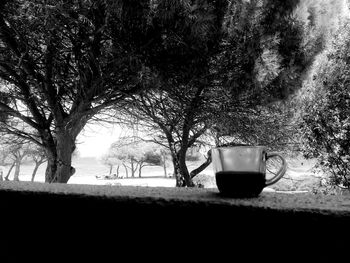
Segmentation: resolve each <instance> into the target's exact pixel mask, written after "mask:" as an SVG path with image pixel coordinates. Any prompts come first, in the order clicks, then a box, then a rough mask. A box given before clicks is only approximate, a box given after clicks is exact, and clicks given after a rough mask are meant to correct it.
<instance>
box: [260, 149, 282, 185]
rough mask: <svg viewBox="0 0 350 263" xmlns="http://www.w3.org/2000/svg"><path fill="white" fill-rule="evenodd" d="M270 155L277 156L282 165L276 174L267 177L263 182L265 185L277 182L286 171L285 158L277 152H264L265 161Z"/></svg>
mask: <svg viewBox="0 0 350 263" xmlns="http://www.w3.org/2000/svg"><path fill="white" fill-rule="evenodd" d="M272 157H278V158H280V159H281V161H282V167H281V168H280V169H279V171H278V172H277V174H276V175H275V176H274V177H272V178H271V179H268V180H266V183H265V186H269V185H272V184H274V183H277V181H278V180H279V179H281V178H282V177H283V175H284V174H285V173H286V171H287V162H286V160H285V159H284V158H283V157H282V156H281V155H280V154H278V153H274V152H272V153H266V161H267V160H268V159H269V158H272Z"/></svg>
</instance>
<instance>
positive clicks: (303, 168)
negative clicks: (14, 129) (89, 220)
mask: <svg viewBox="0 0 350 263" xmlns="http://www.w3.org/2000/svg"><path fill="white" fill-rule="evenodd" d="M287 162H288V170H287V173H286V175H285V176H284V177H285V178H293V179H298V178H300V179H302V178H305V177H307V176H311V175H313V170H312V168H313V166H314V161H309V160H307V161H306V160H305V159H302V158H293V159H288V160H287ZM73 165H74V167H75V168H76V173H75V174H74V176H72V177H71V179H70V180H69V182H68V183H69V184H90V185H135V186H150V187H157V186H163V187H174V186H175V179H174V178H172V177H169V176H168V177H165V176H164V170H163V167H154V166H153V167H145V168H144V169H143V171H142V178H138V177H137V175H136V177H135V178H130V177H129V178H123V179H114V180H108V179H107V180H103V179H98V178H96V176H103V175H107V174H108V172H109V170H108V167H106V166H104V165H103V164H101V163H100V162H99V161H98V160H96V159H91V158H90V159H89V158H84V159H79V160H75V162H74V163H73ZM197 165H198V164H195V163H194V164H190V165H189V166H190V168H189V170H191V169H193V168H195V167H196V166H197ZM5 168H6V167H5ZM45 168H46V165H45V164H43V165H42V166H41V167H40V168H39V170H38V173H37V175H36V177H35V181H36V182H44V181H45V177H44V174H45ZM32 170H33V165H32V164H23V165H22V166H21V173H20V180H21V181H30V180H31V173H32ZM114 172H115V171H114ZM171 172H172V167H168V175H169V174H170V173H171ZM119 173H120V174H121V175H123V173H125V172H124V170H123V169H120V170H119ZM202 173H203V174H205V175H209V176H212V177H213V178H214V173H213V169H212V167H211V166H209V167H208V168H207V169H205V170H204V171H203V172H202ZM12 174H13V172H12ZM12 174H11V176H10V180H12V178H13V175H12ZM4 175H6V170H5V171H4ZM267 177H268V176H267ZM282 180H283V179H282ZM207 187H210V188H211V187H216V185H215V179H211V180H210V185H209V186H207ZM265 190H266V191H273V190H272V189H269V188H266V189H265Z"/></svg>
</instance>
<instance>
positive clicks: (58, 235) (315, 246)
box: [0, 182, 350, 262]
mask: <svg viewBox="0 0 350 263" xmlns="http://www.w3.org/2000/svg"><path fill="white" fill-rule="evenodd" d="M0 202H1V211H0V212H1V216H0V225H1V235H0V236H1V243H4V245H2V249H3V250H2V251H5V252H3V254H4V253H5V254H6V255H7V256H6V257H7V259H11V257H13V258H16V257H17V256H20V255H22V256H23V254H21V253H13V252H7V250H8V251H10V250H11V251H12V249H13V248H15V249H19V250H20V249H23V248H24V247H27V248H30V249H29V251H32V252H33V251H34V252H35V251H38V250H39V251H46V252H47V251H54V254H55V255H56V256H58V255H61V256H62V255H66V254H65V253H66V252H67V250H70V251H73V252H76V250H77V249H78V247H83V250H81V252H79V253H77V254H79V255H80V257H81V256H82V255H85V256H86V255H92V254H91V253H92V252H96V251H97V252H98V253H97V254H98V255H101V256H102V255H115V256H117V255H116V254H118V255H121V254H120V253H123V251H124V252H125V251H126V249H130V248H135V249H136V251H140V249H145V251H149V250H150V251H153V252H152V253H151V252H149V253H150V254H147V253H146V254H145V253H138V252H135V253H132V254H128V255H129V256H130V255H131V256H132V257H135V258H139V257H147V256H146V255H151V256H152V257H155V255H160V253H171V254H168V256H167V258H168V259H169V255H171V257H174V256H175V255H179V256H180V255H182V257H185V256H188V255H196V257H199V258H200V257H201V256H203V255H204V257H203V258H205V257H207V256H210V255H214V256H215V257H217V256H220V255H224V256H225V257H226V256H230V255H236V254H237V255H238V254H244V255H245V256H246V257H247V258H250V257H257V256H259V255H260V256H262V255H265V254H273V255H277V254H278V253H282V254H285V255H288V256H287V258H289V259H290V257H293V256H292V255H294V256H295V258H296V259H297V258H299V255H304V257H305V253H307V254H309V256H311V258H325V257H331V258H333V257H337V256H343V253H346V254H347V253H348V252H347V251H348V242H349V241H348V240H345V241H344V238H349V234H350V197H348V196H321V195H320V196H318V195H311V194H283V193H268V192H263V193H262V194H261V196H260V197H258V198H253V199H230V198H222V197H220V196H219V195H218V192H217V190H216V189H179V188H160V187H157V188H151V187H126V186H91V185H63V184H42V183H26V182H20V183H13V182H0ZM37 239H39V241H34V240H37ZM146 248H147V249H146ZM57 251H61V252H62V253H63V254H62V253H58V252H57ZM155 251H158V252H156V253H155ZM243 251H248V252H245V253H243ZM29 254H30V253H29ZM29 254H25V255H27V256H28V255H29ZM39 254H40V253H39ZM39 254H38V253H34V254H32V256H33V255H34V257H35V256H37V255H39ZM93 254H95V253H93ZM260 256H259V257H260ZM182 257H181V258H182ZM4 259H5V257H4ZM145 260H146V259H145ZM9 261H11V260H9ZM166 261H167V260H166ZM171 261H172V260H171ZM0 262H5V261H1V260H0ZM13 262H15V261H13ZM28 262H29V261H28ZM48 262H50V261H48ZM99 262H102V261H99ZM237 262H239V261H237Z"/></svg>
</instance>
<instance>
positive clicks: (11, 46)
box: [0, 0, 147, 183]
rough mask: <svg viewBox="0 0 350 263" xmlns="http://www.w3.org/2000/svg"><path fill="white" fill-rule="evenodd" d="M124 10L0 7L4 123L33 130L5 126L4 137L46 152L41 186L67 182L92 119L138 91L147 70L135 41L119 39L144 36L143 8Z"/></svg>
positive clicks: (75, 5) (26, 4) (56, 4)
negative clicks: (79, 138) (75, 153)
mask: <svg viewBox="0 0 350 263" xmlns="http://www.w3.org/2000/svg"><path fill="white" fill-rule="evenodd" d="M129 2H130V1H127V0H124V1H122V0H121V1H112V0H110V1H108V0H107V1H102V0H100V1H88V0H84V1H58V0H50V1H44V2H42V1H39V0H30V1H22V0H15V1H9V0H7V1H2V2H1V4H0V80H1V82H2V83H4V84H2V85H1V89H0V109H1V115H2V117H1V119H2V120H5V119H7V118H8V117H10V118H12V119H14V120H17V121H18V120H20V121H22V122H24V123H26V125H28V126H30V127H31V130H30V131H29V132H28V131H27V130H25V129H17V128H15V127H13V126H11V125H9V123H8V122H5V121H3V124H4V126H5V128H6V130H7V132H8V133H12V134H15V135H16V136H18V137H21V138H23V139H26V140H29V141H31V142H34V143H36V144H37V145H39V146H40V147H43V148H44V149H45V151H46V155H47V158H48V164H47V168H46V174H45V181H46V182H61V183H66V182H67V181H68V180H69V178H70V176H71V175H72V174H71V171H72V170H73V169H72V167H71V155H72V152H73V151H74V149H75V141H76V138H77V136H78V134H79V133H80V131H81V130H82V129H83V127H84V126H85V124H86V123H87V122H88V121H89V120H91V118H92V117H93V116H94V115H95V114H97V113H100V112H101V111H102V110H104V109H107V108H108V107H110V106H112V105H114V104H117V103H120V102H121V101H123V100H124V99H125V97H127V96H128V95H130V94H133V93H135V92H137V91H138V90H140V89H142V85H141V83H142V79H143V77H144V75H145V74H144V73H143V72H145V71H147V68H146V67H144V66H143V64H142V62H141V61H140V60H139V59H138V57H137V56H135V55H134V53H135V52H134V50H132V49H130V43H134V42H135V41H137V36H136V35H135V34H130V35H129V36H128V37H124V36H125V35H126V32H128V30H129V29H130V27H132V28H134V29H135V30H142V28H140V27H142V25H143V24H144V23H146V18H145V17H144V16H143V15H142V14H143V10H144V9H145V7H144V5H145V3H147V1H141V2H142V5H141V4H138V5H136V6H134V8H133V9H127V8H124V6H125V5H128V3H129ZM126 12H127V13H126ZM128 15H130V16H132V17H133V19H132V20H130V19H129V17H128ZM135 30H134V31H135ZM5 98H6V99H5Z"/></svg>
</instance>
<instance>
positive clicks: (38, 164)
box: [31, 163, 41, 182]
mask: <svg viewBox="0 0 350 263" xmlns="http://www.w3.org/2000/svg"><path fill="white" fill-rule="evenodd" d="M40 165H41V163H35V167H34V170H33V173H32V179H31V182H34V178H35V175H36V172H37V171H38V169H39V166H40Z"/></svg>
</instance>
